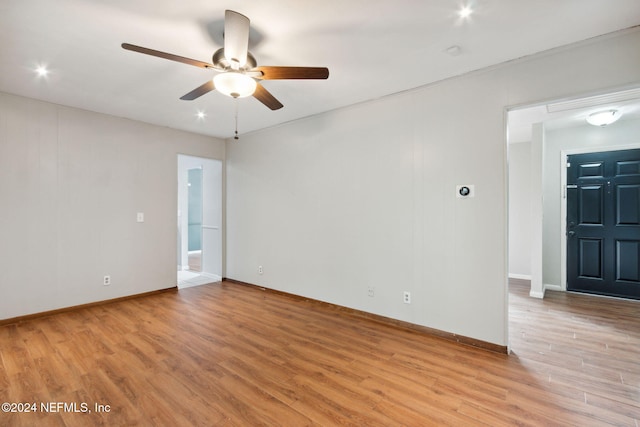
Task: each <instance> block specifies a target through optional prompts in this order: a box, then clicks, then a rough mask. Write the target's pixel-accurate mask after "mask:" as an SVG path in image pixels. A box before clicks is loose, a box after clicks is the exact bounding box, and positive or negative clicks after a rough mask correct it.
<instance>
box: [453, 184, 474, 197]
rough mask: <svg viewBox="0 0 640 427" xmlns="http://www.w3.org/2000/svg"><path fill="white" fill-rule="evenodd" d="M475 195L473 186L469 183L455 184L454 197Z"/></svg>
mask: <svg viewBox="0 0 640 427" xmlns="http://www.w3.org/2000/svg"><path fill="white" fill-rule="evenodd" d="M474 196H475V188H474V186H473V185H471V184H466V185H456V197H457V198H458V199H468V198H470V197H474Z"/></svg>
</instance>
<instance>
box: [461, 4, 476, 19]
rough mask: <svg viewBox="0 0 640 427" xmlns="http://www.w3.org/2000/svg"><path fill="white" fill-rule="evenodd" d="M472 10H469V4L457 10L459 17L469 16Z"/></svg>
mask: <svg viewBox="0 0 640 427" xmlns="http://www.w3.org/2000/svg"><path fill="white" fill-rule="evenodd" d="M472 12H473V10H471V7H470V6H463V7H462V9H460V10H459V11H458V15H459V16H460V18H463V19H464V18H468V17H469V16H471V13H472Z"/></svg>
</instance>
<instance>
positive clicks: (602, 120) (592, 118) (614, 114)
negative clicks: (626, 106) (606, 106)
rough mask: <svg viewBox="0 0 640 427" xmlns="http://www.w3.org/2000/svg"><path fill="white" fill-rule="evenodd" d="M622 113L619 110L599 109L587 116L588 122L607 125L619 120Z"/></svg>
mask: <svg viewBox="0 0 640 427" xmlns="http://www.w3.org/2000/svg"><path fill="white" fill-rule="evenodd" d="M621 116H622V114H620V112H619V111H618V110H606V111H598V112H596V113H592V114H589V116H588V117H587V123H589V124H590V125H593V126H601V127H605V126H607V125H610V124H611V123H613V122H615V121H616V120H618V119H619V118H620V117H621Z"/></svg>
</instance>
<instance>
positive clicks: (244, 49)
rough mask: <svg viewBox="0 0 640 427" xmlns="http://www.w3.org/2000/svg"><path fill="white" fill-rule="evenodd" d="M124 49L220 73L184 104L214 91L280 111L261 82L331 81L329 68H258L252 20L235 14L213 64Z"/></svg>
mask: <svg viewBox="0 0 640 427" xmlns="http://www.w3.org/2000/svg"><path fill="white" fill-rule="evenodd" d="M122 47H123V48H124V49H126V50H131V51H134V52H139V53H144V54H146V55H151V56H157V57H159V58H164V59H169V60H172V61H177V62H182V63H183V64H188V65H193V66H195V67H200V68H206V69H211V70H215V71H217V72H218V74H216V75H215V76H214V77H213V79H212V80H209V81H207V82H206V83H204V84H203V85H201V86H199V87H197V88H195V89H194V90H192V91H191V92H189V93H187V94H186V95H184V96H182V97H180V99H183V100H185V101H192V100H194V99H196V98H199V97H200V96H202V95H204V94H206V93H208V92H211V91H212V90H214V89H215V90H218V91H219V92H221V93H223V94H225V95H227V96H230V97H232V98H244V97H247V96H251V95H253V97H254V98H256V99H257V100H258V101H260V102H262V103H263V104H264V105H266V106H267V107H269V108H270V109H272V110H278V109H280V108H282V104H281V103H280V101H278V100H277V99H276V98H275V97H274V96H273V95H272V94H271V93H270V92H269V91H267V89H265V88H264V86H262V85H261V84H260V82H259V80H286V79H326V78H328V77H329V69H328V68H326V67H279V66H260V67H258V66H257V65H258V64H257V62H256V59H255V58H254V57H253V55H252V54H251V52H249V18H247V17H246V16H244V15H242V14H240V13H238V12H234V11H232V10H227V11H225V15H224V47H223V48H220V49H218V50H217V51H216V52H215V53H214V54H213V58H212V62H213V63H212V64H210V63H208V62H203V61H198V60H196V59H190V58H185V57H183V56H178V55H173V54H171V53H166V52H160V51H158V50H154V49H148V48H146V47H141V46H135V45H132V44H129V43H123V44H122Z"/></svg>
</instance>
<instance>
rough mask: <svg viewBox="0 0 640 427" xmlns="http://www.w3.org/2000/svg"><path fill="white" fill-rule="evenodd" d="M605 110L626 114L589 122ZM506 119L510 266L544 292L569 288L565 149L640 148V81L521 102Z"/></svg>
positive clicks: (536, 292) (537, 292)
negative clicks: (602, 90)
mask: <svg viewBox="0 0 640 427" xmlns="http://www.w3.org/2000/svg"><path fill="white" fill-rule="evenodd" d="M603 110H616V111H617V112H618V115H619V116H620V117H621V118H620V120H618V121H616V122H615V123H613V124H610V125H607V126H593V125H591V124H588V123H587V121H586V119H587V117H589V115H591V114H593V113H595V112H599V111H603ZM507 118H508V120H507V128H508V132H507V153H508V163H507V164H508V174H509V175H508V186H509V190H508V197H509V214H508V217H509V220H508V222H509V230H508V235H509V254H508V256H509V262H508V265H509V270H508V273H509V277H510V278H511V279H517V280H526V281H527V282H528V283H530V296H533V297H538V298H543V297H544V294H545V292H546V291H548V290H552V291H565V290H567V275H568V271H567V259H566V258H567V257H566V255H567V248H566V243H567V236H566V232H567V230H566V224H567V223H566V214H567V212H566V194H567V193H566V187H565V185H566V184H567V182H566V175H565V172H566V170H567V168H566V163H567V162H566V155H569V154H579V153H587V152H603V151H617V150H630V149H638V148H640V141H639V140H638V138H637V135H638V134H639V132H640V88H632V89H625V90H620V91H617V92H608V93H601V94H594V95H592V96H587V97H582V98H575V99H567V100H555V101H548V102H547V103H544V104H537V105H529V106H523V107H519V108H514V109H510V110H508V112H507Z"/></svg>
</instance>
